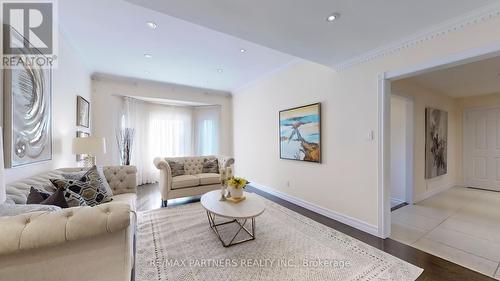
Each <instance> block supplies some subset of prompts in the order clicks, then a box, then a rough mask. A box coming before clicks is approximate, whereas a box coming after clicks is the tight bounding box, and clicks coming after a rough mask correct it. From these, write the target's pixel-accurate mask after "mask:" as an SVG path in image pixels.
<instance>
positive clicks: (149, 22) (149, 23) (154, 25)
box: [146, 21, 158, 29]
mask: <svg viewBox="0 0 500 281" xmlns="http://www.w3.org/2000/svg"><path fill="white" fill-rule="evenodd" d="M146 24H147V25H148V26H149V28H151V29H156V28H157V27H158V25H157V24H156V22H154V21H148V22H146Z"/></svg>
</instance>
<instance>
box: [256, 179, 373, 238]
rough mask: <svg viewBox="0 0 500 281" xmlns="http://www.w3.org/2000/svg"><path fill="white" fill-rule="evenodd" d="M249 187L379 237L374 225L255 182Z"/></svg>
mask: <svg viewBox="0 0 500 281" xmlns="http://www.w3.org/2000/svg"><path fill="white" fill-rule="evenodd" d="M249 185H250V186H252V187H255V188H257V189H259V190H262V191H264V192H267V193H269V194H271V195H274V196H276V197H279V198H281V199H283V200H286V201H288V202H290V203H293V204H295V205H298V206H300V207H302V208H305V209H308V210H310V211H313V212H315V213H318V214H320V215H323V216H325V217H328V218H331V219H334V220H336V221H339V222H341V223H344V224H347V225H349V226H352V227H354V228H357V229H359V230H361V231H364V232H367V233H369V234H371V235H375V236H377V237H380V236H379V231H378V227H377V226H375V225H372V224H369V223H366V222H364V221H361V220H358V219H355V218H352V217H349V216H347V215H344V214H341V213H338V212H335V211H332V210H329V209H325V208H323V207H320V206H317V205H315V204H312V203H310V202H307V201H305V200H303V199H300V198H297V197H295V196H291V195H288V194H285V193H283V192H281V191H278V190H276V189H274V188H271V187H268V186H264V185H261V184H258V183H255V182H252V183H251V184H249Z"/></svg>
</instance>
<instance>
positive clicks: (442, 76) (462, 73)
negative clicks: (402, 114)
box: [408, 57, 500, 97]
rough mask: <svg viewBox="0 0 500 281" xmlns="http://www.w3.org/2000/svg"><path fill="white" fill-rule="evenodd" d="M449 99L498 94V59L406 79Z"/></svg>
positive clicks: (499, 62) (499, 71) (499, 58)
mask: <svg viewBox="0 0 500 281" xmlns="http://www.w3.org/2000/svg"><path fill="white" fill-rule="evenodd" d="M408 79H409V80H411V81H413V82H415V83H417V84H419V85H422V86H424V87H426V88H428V89H432V90H435V91H438V92H441V93H443V94H445V95H447V96H450V97H467V96H476V95H484V94H492V93H499V92H500V57H495V58H491V59H486V60H482V61H478V62H473V63H468V64H464V65H460V66H456V67H452V68H448V69H442V70H437V71H433V72H428V73H425V74H422V75H419V76H415V77H412V78H408Z"/></svg>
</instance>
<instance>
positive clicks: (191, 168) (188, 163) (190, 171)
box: [165, 156, 221, 175]
mask: <svg viewBox="0 0 500 281" xmlns="http://www.w3.org/2000/svg"><path fill="white" fill-rule="evenodd" d="M205 159H208V160H213V159H217V157H215V156H196V157H166V158H165V160H167V161H175V162H179V163H182V164H184V171H185V172H186V175H196V174H201V172H202V170H203V162H204V161H205ZM220 165H221V163H219V166H220Z"/></svg>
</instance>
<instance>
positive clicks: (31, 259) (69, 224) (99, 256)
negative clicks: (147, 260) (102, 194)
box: [0, 166, 137, 281]
mask: <svg viewBox="0 0 500 281" xmlns="http://www.w3.org/2000/svg"><path fill="white" fill-rule="evenodd" d="M81 170H83V169H79V168H77V169H60V170H54V171H51V172H48V173H45V174H42V175H39V176H35V177H32V178H28V179H25V180H21V181H18V182H14V183H11V184H8V185H7V186H6V192H7V201H6V202H7V204H25V202H26V198H27V195H28V194H29V190H30V187H31V186H43V185H50V181H49V179H51V178H62V174H63V173H67V172H76V171H81ZM103 170H104V174H105V177H106V179H107V181H108V183H109V185H110V187H111V189H112V190H113V194H114V196H113V200H112V201H111V202H109V203H105V204H101V205H98V206H95V207H74V208H67V209H62V210H59V211H53V212H48V211H45V212H31V213H26V214H22V215H17V216H10V217H0V237H1V239H0V279H1V280H9V281H16V280H38V281H52V280H72V281H84V280H85V281H86V280H92V281H101V280H102V281H115V280H116V281H125V280H126V281H130V280H131V277H132V269H133V265H134V247H133V245H134V242H133V241H134V234H135V214H134V211H135V206H136V195H135V193H136V190H137V186H136V168H135V167H132V166H112V167H104V169H103Z"/></svg>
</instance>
